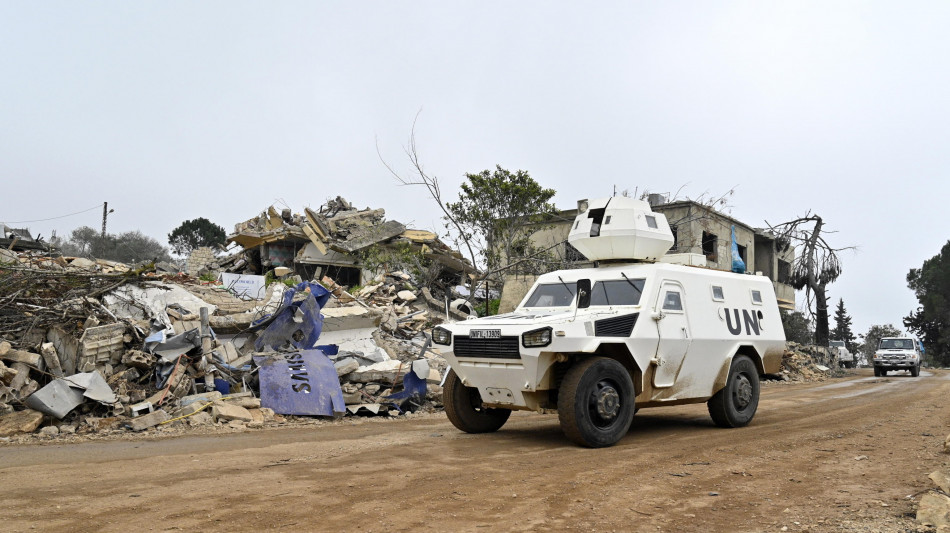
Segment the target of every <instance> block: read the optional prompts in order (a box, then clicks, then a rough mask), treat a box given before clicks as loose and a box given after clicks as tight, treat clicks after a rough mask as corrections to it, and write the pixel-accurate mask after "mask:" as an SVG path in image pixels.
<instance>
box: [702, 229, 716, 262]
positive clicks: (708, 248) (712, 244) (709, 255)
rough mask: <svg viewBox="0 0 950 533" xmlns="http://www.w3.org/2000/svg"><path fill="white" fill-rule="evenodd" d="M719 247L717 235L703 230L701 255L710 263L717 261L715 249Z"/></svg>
mask: <svg viewBox="0 0 950 533" xmlns="http://www.w3.org/2000/svg"><path fill="white" fill-rule="evenodd" d="M718 248H719V237H717V236H716V234H715V233H708V232H705V231H704V232H703V255H705V256H706V260H707V261H710V262H712V263H716V262H718V256H717V254H716V250H717V249H718Z"/></svg>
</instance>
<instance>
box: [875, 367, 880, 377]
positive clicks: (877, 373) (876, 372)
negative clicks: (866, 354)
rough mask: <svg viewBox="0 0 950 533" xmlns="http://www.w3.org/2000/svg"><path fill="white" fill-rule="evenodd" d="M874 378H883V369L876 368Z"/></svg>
mask: <svg viewBox="0 0 950 533" xmlns="http://www.w3.org/2000/svg"><path fill="white" fill-rule="evenodd" d="M874 377H876V378H879V377H881V369H880V368H878V367H874Z"/></svg>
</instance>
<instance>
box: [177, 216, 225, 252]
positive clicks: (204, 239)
mask: <svg viewBox="0 0 950 533" xmlns="http://www.w3.org/2000/svg"><path fill="white" fill-rule="evenodd" d="M226 239H227V234H226V233H225V232H224V228H222V227H221V226H219V225H217V224H215V223H213V222H211V221H210V220H208V219H207V218H204V217H199V218H196V219H194V220H186V221H184V222H182V223H181V225H180V226H178V227H177V228H175V229H174V230H172V232H171V233H169V234H168V244H169V245H171V247H172V251H174V252H175V254H177V255H187V254H188V253H190V252H191V251H192V250H194V249H195V248H201V247H203V246H210V247H212V248H213V247H216V246H219V245H220V246H223V245H224V242H225V240H226Z"/></svg>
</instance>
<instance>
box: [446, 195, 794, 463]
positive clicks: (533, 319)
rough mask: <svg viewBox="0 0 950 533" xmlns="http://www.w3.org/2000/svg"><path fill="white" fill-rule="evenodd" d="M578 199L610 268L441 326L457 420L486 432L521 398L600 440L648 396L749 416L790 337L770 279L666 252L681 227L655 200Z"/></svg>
mask: <svg viewBox="0 0 950 533" xmlns="http://www.w3.org/2000/svg"><path fill="white" fill-rule="evenodd" d="M578 206H579V213H578V215H577V218H576V219H575V221H574V224H573V226H572V228H571V232H570V236H569V237H568V241H569V242H570V243H571V244H572V245H573V246H574V247H575V248H577V249H578V250H579V251H580V252H581V253H583V254H584V255H585V256H586V257H587V258H588V259H590V260H592V261H595V264H597V265H598V267H597V268H587V269H579V270H561V271H557V272H551V273H548V274H544V275H542V276H540V277H539V278H538V281H537V282H536V283H535V284H534V286H533V287H532V288H531V290H530V291H528V294H527V296H526V297H525V298H524V300H522V302H521V303H520V304H519V305H518V307H517V308H516V309H515V310H514V312H512V313H508V314H504V315H497V316H490V317H484V318H478V319H473V320H466V321H462V322H458V323H454V324H445V325H442V326H439V327H437V328H435V329H434V330H433V332H432V340H433V342H434V343H435V344H436V345H437V346H440V349H441V351H442V353H443V354H444V356H445V357H446V359H447V360H448V362H449V365H450V366H451V368H452V369H451V371H450V372H449V374H448V375H447V376H446V380H445V389H444V392H443V394H444V403H445V412H446V414H447V415H448V417H449V420H451V421H452V423H453V424H454V425H455V426H456V427H457V428H459V429H461V430H462V431H466V432H469V433H485V432H491V431H496V430H498V429H499V428H501V426H503V425H504V423H505V422H506V421H507V420H508V416H509V415H510V414H511V411H512V410H530V411H537V412H542V413H543V412H552V411H554V410H556V411H557V413H558V417H559V419H560V423H561V428H562V430H563V431H564V433H565V434H566V435H567V437H568V438H570V439H571V440H572V441H574V442H576V443H578V444H580V445H582V446H590V447H603V446H610V445H612V444H614V443H616V442H617V441H618V440H620V439H621V438H623V436H624V435H625V434H626V433H627V431H628V430H629V428H630V423H631V422H632V419H633V414H634V412H635V411H636V410H637V409H640V408H645V407H659V406H663V405H678V404H685V403H698V402H706V403H707V405H708V406H709V414H710V415H711V416H712V419H713V421H714V422H715V423H716V424H717V425H719V426H723V427H739V426H744V425H746V424H748V423H749V421H751V420H752V417H753V415H755V411H756V407H757V406H758V401H759V376H760V375H761V374H764V373H775V372H778V370H779V367H780V365H781V359H782V353H783V351H784V348H785V334H784V331H783V329H782V320H781V317H780V316H779V309H778V304H777V302H776V300H775V292H774V289H773V288H772V284H771V282H770V281H769V279H768V278H766V277H763V276H752V275H744V274H735V273H731V272H722V271H717V270H710V269H705V268H700V267H696V266H684V265H681V264H669V263H666V262H662V261H664V260H666V261H669V259H664V254H665V253H666V251H667V250H668V249H669V248H670V246H671V245H672V244H673V235H672V232H671V231H670V228H669V225H668V224H667V222H666V217H664V216H663V215H662V214H659V213H654V212H652V210H651V209H650V206H649V204H647V203H646V202H643V201H640V200H634V199H630V198H623V197H614V198H605V199H601V200H591V201H589V202H588V201H586V200H583V201H581V202H578ZM683 255H685V254H683ZM681 259H684V261H683V262H686V263H693V264H695V262H696V261H695V260H694V259H695V258H690V256H687V257H686V258H682V256H681Z"/></svg>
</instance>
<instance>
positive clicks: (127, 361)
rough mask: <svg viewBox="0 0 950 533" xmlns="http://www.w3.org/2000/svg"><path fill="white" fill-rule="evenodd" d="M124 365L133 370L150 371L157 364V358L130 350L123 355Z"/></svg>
mask: <svg viewBox="0 0 950 533" xmlns="http://www.w3.org/2000/svg"><path fill="white" fill-rule="evenodd" d="M122 364H123V365H125V366H130V367H132V368H141V369H142V370H150V369H151V368H152V366H154V364H155V356H153V355H152V354H150V353H145V352H142V351H139V350H129V351H127V352H125V353H124V354H122Z"/></svg>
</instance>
